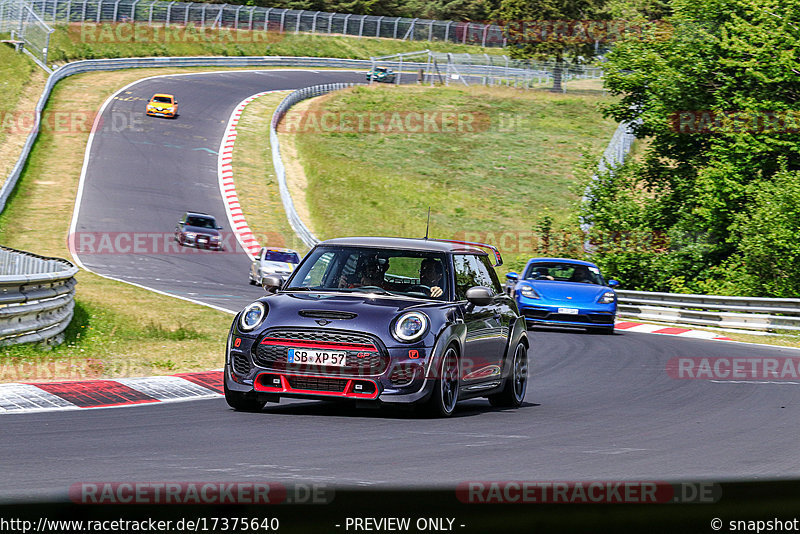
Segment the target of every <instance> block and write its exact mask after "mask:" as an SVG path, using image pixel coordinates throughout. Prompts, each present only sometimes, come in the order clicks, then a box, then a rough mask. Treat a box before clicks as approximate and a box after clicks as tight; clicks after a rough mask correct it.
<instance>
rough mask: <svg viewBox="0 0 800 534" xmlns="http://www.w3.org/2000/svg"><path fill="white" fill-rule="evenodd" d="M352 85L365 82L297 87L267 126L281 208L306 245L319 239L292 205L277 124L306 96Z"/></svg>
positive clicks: (310, 244) (276, 110) (314, 243)
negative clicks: (281, 203)
mask: <svg viewBox="0 0 800 534" xmlns="http://www.w3.org/2000/svg"><path fill="white" fill-rule="evenodd" d="M354 85H366V84H356V83H330V84H324V85H315V86H313V87H305V88H303V89H298V90H296V91H293V92H292V93H290V94H289V95H288V96H287V97H286V98H284V99H283V100H282V101H281V103H280V104H278V107H277V108H275V112H274V113H273V114H272V122H271V123H270V127H269V142H270V145H272V164H273V166H274V167H275V174H276V176H277V177H278V188H279V190H280V192H281V202H283V209H284V211H285V212H286V218H287V219H289V224H290V225H291V227H292V229H293V230H294V232H295V233H296V234H297V235H298V237H300V239H301V240H302V241H303V243H305V245H306V246H307V247H313V246H314V245H316V244H317V243H319V239H317V238H316V236H314V234H313V233H312V232H311V230H310V229H309V228H308V227H307V226H306V225H305V223H303V221H302V219H300V215H298V213H297V210H296V209H295V207H294V202H293V201H292V195H291V193H290V192H289V186H288V185H287V183H286V167H285V166H284V165H283V160H282V159H281V150H280V145H279V143H278V131H277V128H278V124H279V123H280V122H281V119H283V117H284V116H285V115H286V112H287V111H289V108H291V107H292V106H293V105H295V104H297V103H298V102H300V101H302V100H306V99H308V98H314V97H315V96H321V95H325V94H328V93H330V92H331V91H337V90H339V89H346V88H348V87H353V86H354Z"/></svg>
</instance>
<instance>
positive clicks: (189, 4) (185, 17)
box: [183, 2, 194, 26]
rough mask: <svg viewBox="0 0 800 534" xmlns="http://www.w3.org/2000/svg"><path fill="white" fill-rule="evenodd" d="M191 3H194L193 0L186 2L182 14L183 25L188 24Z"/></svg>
mask: <svg viewBox="0 0 800 534" xmlns="http://www.w3.org/2000/svg"><path fill="white" fill-rule="evenodd" d="M192 5H194V2H189V3H188V4H186V13H184V14H183V25H184V26H188V25H189V9H191V7H192Z"/></svg>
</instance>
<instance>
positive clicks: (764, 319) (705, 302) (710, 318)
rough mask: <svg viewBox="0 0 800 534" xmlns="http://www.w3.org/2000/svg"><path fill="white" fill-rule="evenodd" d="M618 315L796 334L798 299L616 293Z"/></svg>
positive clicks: (799, 321)
mask: <svg viewBox="0 0 800 534" xmlns="http://www.w3.org/2000/svg"><path fill="white" fill-rule="evenodd" d="M617 295H618V298H619V315H620V316H624V317H634V318H636V319H642V320H651V321H661V322H667V323H675V324H686V325H696V326H708V327H716V328H734V329H742V330H757V331H765V332H768V331H786V330H798V331H800V299H772V298H758V297H726V296H720V295H691V294H681V293H656V292H650V291H620V290H618V291H617Z"/></svg>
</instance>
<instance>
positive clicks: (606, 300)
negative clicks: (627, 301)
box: [597, 291, 616, 304]
mask: <svg viewBox="0 0 800 534" xmlns="http://www.w3.org/2000/svg"><path fill="white" fill-rule="evenodd" d="M615 298H616V295H615V294H614V292H613V291H606V292H605V293H603V295H602V296H601V297H600V298H599V299H598V300H597V302H599V303H600V304H611V303H612V302H614V299H615Z"/></svg>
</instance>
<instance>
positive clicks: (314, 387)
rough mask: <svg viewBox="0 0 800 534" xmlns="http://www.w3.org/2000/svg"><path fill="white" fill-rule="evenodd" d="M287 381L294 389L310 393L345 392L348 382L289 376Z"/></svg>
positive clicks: (336, 379)
mask: <svg viewBox="0 0 800 534" xmlns="http://www.w3.org/2000/svg"><path fill="white" fill-rule="evenodd" d="M286 380H288V381H289V385H290V386H291V387H292V389H305V390H309V391H332V392H335V393H342V392H344V388H345V387H346V386H347V380H343V379H340V378H322V377H317V376H287V377H286Z"/></svg>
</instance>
